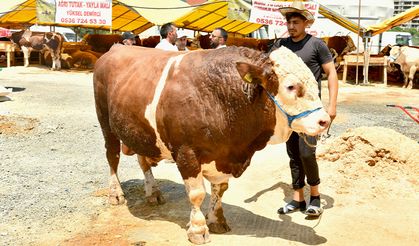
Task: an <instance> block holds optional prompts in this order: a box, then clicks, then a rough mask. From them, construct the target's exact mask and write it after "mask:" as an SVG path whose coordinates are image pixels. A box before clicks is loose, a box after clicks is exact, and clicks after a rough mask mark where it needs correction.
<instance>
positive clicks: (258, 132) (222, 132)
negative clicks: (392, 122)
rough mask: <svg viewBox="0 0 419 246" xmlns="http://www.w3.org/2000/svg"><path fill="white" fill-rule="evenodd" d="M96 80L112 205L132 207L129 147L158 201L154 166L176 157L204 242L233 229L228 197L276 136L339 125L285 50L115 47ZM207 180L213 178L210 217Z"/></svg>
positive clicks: (194, 230) (196, 231)
mask: <svg viewBox="0 0 419 246" xmlns="http://www.w3.org/2000/svg"><path fill="white" fill-rule="evenodd" d="M93 79H94V94H95V102H96V111H97V116H98V119H99V122H100V125H101V128H102V133H103V136H104V139H105V147H106V157H107V159H108V163H109V166H110V171H111V178H110V189H109V201H110V202H111V203H112V204H122V203H124V202H125V198H124V193H123V191H122V188H121V185H120V183H119V179H118V176H117V168H118V164H119V155H120V151H121V142H122V151H123V153H125V154H134V153H136V154H137V156H138V160H139V162H140V167H141V169H142V170H143V172H144V178H145V181H144V184H145V188H144V189H145V193H146V197H147V200H148V202H150V203H156V204H157V203H164V198H163V196H162V195H161V193H160V190H159V188H158V186H157V184H156V182H155V180H154V177H153V174H152V171H151V167H152V166H155V165H157V162H158V161H160V160H162V159H171V160H174V161H175V162H176V164H177V167H178V170H179V171H180V173H181V176H182V178H183V180H184V183H185V188H186V192H187V195H188V197H189V200H190V203H191V205H192V211H191V215H190V222H189V224H188V226H189V228H188V230H187V234H188V237H189V239H190V241H192V242H193V243H197V244H201V243H206V242H208V241H209V233H208V231H209V230H210V231H212V232H216V233H224V232H227V231H229V230H230V228H229V226H228V225H227V222H226V219H225V217H224V214H223V209H222V207H221V203H222V196H223V193H224V191H226V190H227V188H228V180H229V178H230V177H239V176H241V174H242V173H243V172H244V171H245V170H246V168H247V167H248V166H249V164H250V160H251V158H252V156H253V154H254V153H255V151H257V150H261V149H263V148H264V147H265V146H266V144H267V142H268V141H269V139H271V137H272V136H273V135H275V136H276V137H278V138H279V139H280V140H281V142H283V141H285V140H286V139H288V137H289V135H290V133H291V130H294V131H297V132H303V133H307V134H309V135H316V134H319V133H320V132H321V131H323V130H324V129H326V128H327V126H328V124H329V122H330V118H329V116H328V114H327V113H326V112H325V110H324V109H323V107H322V103H321V101H320V99H319V97H318V85H317V82H316V80H315V79H314V77H313V75H312V73H311V72H310V70H309V69H308V68H307V66H305V64H304V63H303V61H302V60H301V59H300V58H298V57H297V56H296V55H295V54H294V53H292V52H291V51H290V50H288V49H287V48H285V47H282V48H280V49H277V50H275V51H274V52H272V53H271V54H270V55H269V56H268V55H266V54H264V53H262V52H260V51H256V50H252V49H248V48H244V47H227V48H224V49H216V50H197V51H191V52H168V51H163V50H159V49H150V48H143V47H138V46H123V45H114V46H113V47H112V48H111V50H110V51H109V52H107V53H106V54H104V55H103V56H102V57H101V58H99V59H98V61H97V63H96V66H95V69H94V76H93ZM276 104H277V105H278V107H280V108H276V106H275V105H276ZM285 112H286V113H285ZM292 116H295V118H296V119H295V120H292V119H291V118H292ZM204 177H205V178H206V179H207V180H209V181H210V182H211V198H210V206H209V212H208V213H207V216H206V217H205V216H204V215H203V213H202V212H201V203H202V201H203V200H204V198H205V194H206V192H205V187H204V181H203V178H204ZM205 218H207V220H206V219H205ZM207 224H208V226H207Z"/></svg>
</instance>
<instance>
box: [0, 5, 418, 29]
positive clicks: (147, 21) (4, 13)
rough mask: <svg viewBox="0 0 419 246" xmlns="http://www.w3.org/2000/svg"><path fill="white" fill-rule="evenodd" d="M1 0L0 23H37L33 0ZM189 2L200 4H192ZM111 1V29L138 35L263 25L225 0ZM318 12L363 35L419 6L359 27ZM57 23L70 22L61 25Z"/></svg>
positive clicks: (9, 25) (395, 21) (333, 14)
mask: <svg viewBox="0 0 419 246" xmlns="http://www.w3.org/2000/svg"><path fill="white" fill-rule="evenodd" d="M0 1H1V4H0V26H2V27H6V28H10V29H12V28H13V29H17V28H23V27H28V26H30V25H34V24H37V18H36V0H7V1H6V0H0ZM282 1H287V0H282ZM188 2H200V3H201V4H198V5H194V6H191V5H190V4H188ZM112 4H113V7H112V30H113V31H121V32H122V31H133V32H134V33H136V34H138V33H141V32H143V31H145V30H146V29H148V28H150V27H151V26H154V25H162V24H164V23H167V22H174V23H175V25H177V26H178V27H180V28H186V29H191V30H195V31H203V32H211V31H212V30H214V29H215V28H217V27H222V28H224V29H225V30H226V31H227V32H229V33H236V34H241V35H247V34H249V33H251V32H253V31H256V30H258V29H259V28H260V27H262V25H260V24H255V23H249V22H245V21H240V20H230V19H227V18H226V17H227V12H228V1H227V0H209V1H204V0H201V1H186V0H170V1H167V0H141V1H139V0H113V1H112ZM319 13H320V14H321V15H323V16H325V17H326V18H328V19H330V20H332V21H333V22H335V23H337V24H339V25H341V26H343V27H345V28H347V29H348V30H350V31H352V32H354V33H361V34H362V33H364V32H366V31H367V30H370V31H372V35H376V34H379V33H381V32H384V31H386V30H388V29H390V28H392V27H394V26H397V25H400V24H402V23H405V22H407V21H410V20H411V19H413V18H415V17H417V16H418V15H419V6H416V7H414V8H412V9H410V10H408V11H406V12H404V13H401V14H399V15H396V16H395V17H393V18H391V19H388V20H386V21H384V22H382V23H380V24H377V25H373V26H370V27H368V28H364V27H362V26H361V27H358V24H357V23H355V22H353V21H351V20H349V19H348V18H346V17H344V16H341V15H339V14H337V13H336V12H334V11H332V10H330V9H328V8H326V7H325V6H323V5H321V4H320V7H319ZM38 24H39V23H38ZM44 24H45V23H44ZM60 26H69V25H65V24H60ZM72 26H77V27H89V28H97V29H105V30H109V27H105V26H90V25H89V26H84V25H72Z"/></svg>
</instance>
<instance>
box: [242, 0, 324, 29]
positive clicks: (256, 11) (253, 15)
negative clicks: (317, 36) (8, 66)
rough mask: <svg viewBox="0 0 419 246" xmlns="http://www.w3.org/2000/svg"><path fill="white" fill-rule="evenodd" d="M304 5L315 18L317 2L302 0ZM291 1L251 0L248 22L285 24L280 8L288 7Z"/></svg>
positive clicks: (317, 9)
mask: <svg viewBox="0 0 419 246" xmlns="http://www.w3.org/2000/svg"><path fill="white" fill-rule="evenodd" d="M303 4H304V7H305V8H306V9H307V10H308V11H310V12H311V14H313V16H314V19H315V20H316V19H317V16H318V13H319V4H318V3H314V2H304V3H303ZM291 5H292V2H274V1H269V0H255V1H252V8H251V11H250V17H249V22H253V23H258V24H262V25H270V26H286V25H287V21H286V19H285V17H284V16H282V14H281V13H280V12H279V9H280V8H283V7H289V6H291Z"/></svg>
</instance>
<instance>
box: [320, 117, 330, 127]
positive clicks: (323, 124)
mask: <svg viewBox="0 0 419 246" xmlns="http://www.w3.org/2000/svg"><path fill="white" fill-rule="evenodd" d="M318 124H319V126H320V128H322V129H323V130H324V129H326V128H328V127H329V125H330V117H329V116H328V115H327V117H323V118H322V119H320V120H319V122H318Z"/></svg>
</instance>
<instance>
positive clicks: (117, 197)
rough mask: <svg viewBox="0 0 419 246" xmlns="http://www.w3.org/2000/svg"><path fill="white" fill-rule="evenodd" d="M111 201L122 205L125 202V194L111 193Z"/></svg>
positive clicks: (113, 203)
mask: <svg viewBox="0 0 419 246" xmlns="http://www.w3.org/2000/svg"><path fill="white" fill-rule="evenodd" d="M109 203H110V204H111V205H122V204H124V203H125V196H124V194H109Z"/></svg>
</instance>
